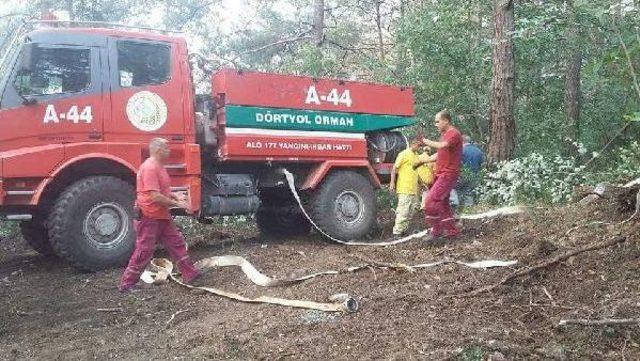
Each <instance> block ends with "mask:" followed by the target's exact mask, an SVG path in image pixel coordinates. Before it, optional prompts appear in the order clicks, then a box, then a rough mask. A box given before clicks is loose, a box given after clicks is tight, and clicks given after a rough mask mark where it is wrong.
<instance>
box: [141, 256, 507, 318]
mask: <svg viewBox="0 0 640 361" xmlns="http://www.w3.org/2000/svg"><path fill="white" fill-rule="evenodd" d="M516 263H517V261H499V260H486V261H477V262H470V263H467V262H460V261H452V260H444V261H438V262H432V263H423V264H417V265H405V264H402V263H368V264H364V265H360V266H354V267H348V268H346V269H344V270H332V271H323V272H317V273H312V274H308V275H305V276H301V277H297V278H291V279H276V278H272V277H269V276H267V275H265V274H263V273H261V272H260V271H258V269H256V268H255V267H254V266H253V265H252V264H251V263H250V262H249V261H247V260H246V259H244V258H242V257H240V256H231V255H227V256H216V257H209V258H205V259H202V260H200V261H198V262H196V267H198V268H199V269H200V270H201V271H202V272H206V271H208V270H210V269H213V268H217V267H231V266H235V267H240V269H242V271H243V272H244V274H245V275H246V276H247V278H248V279H249V280H250V281H251V282H253V283H254V284H256V285H258V286H262V287H278V286H288V285H293V284H297V283H301V282H304V281H308V280H311V279H313V278H316V277H320V276H331V275H332V276H335V275H340V274H345V273H354V272H357V271H361V270H364V269H372V268H383V269H398V270H403V271H408V272H415V271H416V270H418V269H425V268H432V267H437V266H441V265H445V264H456V265H461V266H465V267H469V268H474V269H488V268H494V267H509V266H513V265H515V264H516ZM141 279H142V281H143V282H145V283H149V284H163V283H167V282H168V280H171V281H173V282H175V283H177V284H179V285H181V286H183V287H186V288H189V289H198V290H202V291H205V292H208V293H211V294H214V295H217V296H221V297H225V298H229V299H233V300H236V301H240V302H246V303H269V304H275V305H281V306H288V307H296V308H304V309H312V310H318V311H324V312H344V313H354V312H356V311H357V310H358V301H357V300H356V299H355V298H354V297H351V296H349V295H348V294H346V293H339V294H336V295H333V296H331V297H329V301H330V302H314V301H305V300H293V299H285V298H278V297H270V296H259V297H257V298H249V297H245V296H242V295H240V294H237V293H234V292H228V291H225V290H221V289H219V288H214V287H206V286H192V285H189V284H186V283H184V282H182V280H181V279H180V278H178V277H177V276H176V274H175V273H174V272H173V263H171V261H169V260H168V259H165V258H155V259H153V260H152V261H151V264H150V266H149V269H147V270H145V271H144V273H143V274H142V276H141Z"/></svg>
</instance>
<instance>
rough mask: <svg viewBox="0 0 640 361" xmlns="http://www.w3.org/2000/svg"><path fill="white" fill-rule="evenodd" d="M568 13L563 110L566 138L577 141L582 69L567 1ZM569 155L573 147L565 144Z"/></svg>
mask: <svg viewBox="0 0 640 361" xmlns="http://www.w3.org/2000/svg"><path fill="white" fill-rule="evenodd" d="M567 8H568V11H569V14H568V16H569V18H570V21H569V29H568V32H567V60H566V73H565V80H564V108H565V121H566V124H565V127H566V128H565V129H566V133H565V136H566V138H568V139H570V140H572V141H578V139H579V138H580V98H581V91H580V70H581V67H582V51H581V50H580V45H579V31H580V29H579V28H578V26H579V25H578V24H577V22H576V17H575V13H574V10H573V0H567ZM567 143H568V144H567V149H568V150H569V154H572V153H573V154H575V151H576V149H575V147H574V146H573V145H572V144H571V142H567Z"/></svg>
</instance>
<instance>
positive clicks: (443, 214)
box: [424, 174, 459, 236]
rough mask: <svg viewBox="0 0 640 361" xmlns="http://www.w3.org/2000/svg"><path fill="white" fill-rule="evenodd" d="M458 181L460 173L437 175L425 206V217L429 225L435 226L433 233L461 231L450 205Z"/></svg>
mask: <svg viewBox="0 0 640 361" xmlns="http://www.w3.org/2000/svg"><path fill="white" fill-rule="evenodd" d="M457 182H458V175H454V174H443V175H439V176H437V177H436V180H435V182H434V183H433V185H432V186H431V188H430V189H429V194H428V195H427V201H426V204H425V207H424V218H425V221H426V222H427V225H429V226H431V227H433V229H432V230H431V234H433V235H434V236H439V235H441V234H442V232H443V231H445V232H446V234H447V235H456V234H458V233H459V231H458V229H456V227H455V218H454V216H453V211H452V210H451V206H450V205H449V194H450V193H451V190H452V189H454V188H455V186H456V183H457Z"/></svg>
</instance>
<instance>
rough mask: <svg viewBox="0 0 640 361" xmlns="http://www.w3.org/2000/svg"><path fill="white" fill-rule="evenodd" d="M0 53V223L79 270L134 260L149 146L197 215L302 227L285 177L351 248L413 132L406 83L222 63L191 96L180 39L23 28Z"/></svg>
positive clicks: (117, 29) (306, 225)
mask: <svg viewBox="0 0 640 361" xmlns="http://www.w3.org/2000/svg"><path fill="white" fill-rule="evenodd" d="M0 51H1V53H0V124H2V125H1V126H2V132H0V213H1V214H2V215H3V217H4V218H5V219H8V220H16V221H20V222H21V224H20V226H21V229H22V233H23V235H24V238H25V240H26V241H27V242H28V243H29V244H30V245H31V246H32V247H33V248H34V249H35V250H37V251H38V252H40V253H42V254H44V255H48V256H57V257H60V258H62V259H64V260H66V261H69V262H70V263H71V264H72V265H74V266H75V267H77V268H79V269H83V270H97V269H102V268H106V267H111V266H116V265H121V264H123V263H124V262H126V260H127V259H128V257H129V255H130V254H131V252H132V249H133V246H134V240H135V234H134V231H133V226H132V218H133V217H132V216H133V201H134V199H135V175H136V171H137V169H138V167H139V165H140V164H141V163H142V162H143V161H144V160H145V159H146V158H147V157H148V148H147V145H148V143H149V141H150V140H151V139H153V138H155V137H162V138H165V139H167V140H168V141H169V143H170V147H171V156H170V161H169V162H168V164H166V168H167V171H168V172H169V174H170V176H171V181H172V191H173V192H179V193H184V194H186V195H188V197H189V200H190V204H191V208H192V211H193V212H194V214H195V215H197V216H198V217H199V219H205V218H207V217H213V216H217V215H234V214H256V219H257V222H258V226H259V228H260V229H261V231H262V232H263V233H264V234H278V233H281V234H282V233H285V234H286V233H289V234H290V233H300V232H302V233H305V232H309V231H310V228H311V225H310V222H309V220H308V219H307V218H306V217H305V216H304V215H303V214H302V213H301V212H300V210H299V206H298V204H296V200H295V199H294V198H293V197H292V195H291V192H290V191H289V190H288V188H287V184H286V178H285V177H284V173H283V170H284V169H288V170H289V171H291V172H293V173H294V175H295V188H296V189H297V190H299V192H300V197H302V198H303V200H304V202H308V204H309V205H310V211H309V212H310V213H311V214H312V216H314V217H317V218H318V219H317V220H316V222H317V223H319V224H320V225H321V226H322V227H324V228H326V229H328V233H329V234H330V235H331V236H335V237H340V238H343V239H344V238H346V239H352V238H357V237H361V236H363V235H365V234H366V233H367V232H368V231H369V230H370V229H371V228H372V227H373V225H374V222H375V197H374V196H373V190H374V189H375V188H376V187H379V186H380V184H381V180H382V181H383V180H384V178H385V173H386V172H387V171H388V169H389V159H390V158H391V157H392V156H391V155H392V154H393V153H394V152H395V153H397V152H398V151H399V150H401V149H403V148H404V147H405V145H406V143H405V141H404V138H402V136H401V135H399V133H393V132H390V131H389V130H390V129H393V128H397V127H401V126H406V125H411V124H413V119H412V115H413V94H412V92H411V90H410V89H405V88H402V89H400V88H391V87H388V86H378V85H373V84H369V85H367V84H362V83H359V84H348V83H345V82H342V81H323V80H317V79H312V78H305V77H295V76H282V75H276V74H264V73H255V72H239V71H236V70H232V69H226V70H223V71H221V72H219V73H218V74H216V75H214V76H213V78H212V79H211V82H212V88H213V90H212V93H211V94H206V95H201V96H196V95H195V94H194V85H193V80H192V77H191V69H190V64H189V60H188V59H189V56H188V51H187V45H186V42H185V40H184V39H183V38H181V37H179V36H172V35H168V34H166V33H162V32H159V31H152V30H149V29H130V28H126V27H122V26H106V25H105V24H98V25H92V24H79V25H78V24H76V25H74V26H70V24H69V23H66V22H36V23H29V24H27V25H25V26H24V27H23V28H21V29H19V30H18V31H16V33H15V37H14V39H13V40H12V41H10V42H9V43H6V44H4V45H3V47H2V48H1V50H0ZM312 89H313V91H312ZM350 89H351V90H350ZM356 89H359V90H357V91H356ZM313 92H315V93H313ZM323 92H324V93H323ZM345 94H348V95H349V98H347V97H346V96H344V95H345ZM389 94H391V95H392V96H394V97H397V98H392V99H391V100H389V96H388V95H389ZM265 95H268V96H265ZM352 96H353V98H354V99H351V97H352ZM367 97H369V98H370V99H369V100H367ZM296 99H299V101H298V100H296ZM327 99H328V100H327ZM372 99H373V100H374V101H372ZM376 99H377V100H376ZM394 99H395V100H398V101H397V102H396V101H395V100H394ZM354 101H355V102H356V104H355V105H354V104H353V102H354ZM367 102H368V104H374V103H375V104H377V106H378V108H377V110H375V109H376V106H372V107H371V106H368V105H367ZM347 103H349V104H348V106H347ZM380 104H385V105H384V106H382V107H381V106H380ZM342 108H344V109H342ZM369 108H371V109H374V111H373V113H376V112H377V114H373V115H368V114H365V113H366V112H367V111H368V110H369ZM393 109H395V110H393ZM389 112H391V113H393V112H397V113H398V114H392V115H389V114H386V113H389ZM275 114H277V115H278V118H277V119H278V120H277V121H276V120H275V119H276V117H275ZM267 118H268V119H267ZM288 120H290V121H288ZM343 125H344V126H346V128H344V127H343V128H344V129H343V128H341V126H343ZM349 125H351V128H349V127H348V126H349Z"/></svg>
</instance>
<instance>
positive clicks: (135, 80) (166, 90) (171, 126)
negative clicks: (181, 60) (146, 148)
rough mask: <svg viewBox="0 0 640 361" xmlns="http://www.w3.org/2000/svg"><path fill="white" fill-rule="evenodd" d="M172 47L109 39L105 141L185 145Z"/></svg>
mask: <svg viewBox="0 0 640 361" xmlns="http://www.w3.org/2000/svg"><path fill="white" fill-rule="evenodd" d="M174 47H175V46H174V44H171V43H168V42H162V41H146V40H140V39H135V40H129V39H120V38H111V39H109V67H110V71H109V72H110V83H111V109H112V115H111V120H110V121H109V122H107V123H106V124H105V140H106V141H111V142H133V143H147V142H148V141H149V140H151V139H152V138H154V137H163V138H165V139H167V140H169V141H170V142H171V143H184V142H185V138H184V132H185V128H184V124H185V120H184V117H183V104H182V103H183V96H182V93H183V92H182V83H183V82H182V81H181V80H182V78H183V77H182V76H181V75H180V74H181V73H180V69H179V66H178V64H177V61H176V59H174V56H175V55H174V53H175V49H173V48H174Z"/></svg>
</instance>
